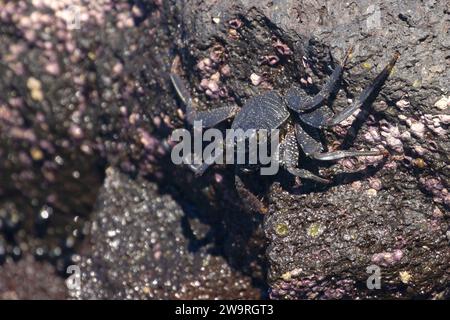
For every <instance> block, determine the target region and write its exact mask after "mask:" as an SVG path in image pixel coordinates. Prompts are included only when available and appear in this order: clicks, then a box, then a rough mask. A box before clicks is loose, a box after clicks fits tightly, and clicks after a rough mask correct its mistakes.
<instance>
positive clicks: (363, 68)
mask: <svg viewBox="0 0 450 320" xmlns="http://www.w3.org/2000/svg"><path fill="white" fill-rule="evenodd" d="M199 4H200V1H191V2H189V3H187V4H186V10H185V11H184V15H183V17H184V19H183V25H182V26H183V28H182V29H181V32H180V34H181V35H182V36H183V37H184V39H185V41H184V43H185V48H186V49H188V50H180V52H181V56H182V58H184V59H182V60H183V62H184V63H183V65H184V66H185V70H186V77H187V78H188V79H189V81H190V83H191V90H192V91H194V92H197V94H198V97H199V100H200V103H199V108H202V105H203V108H205V107H206V108H212V107H214V106H215V105H218V102H219V101H220V103H221V104H222V103H236V102H237V103H240V104H242V103H243V102H245V99H247V98H248V97H250V96H253V95H255V94H258V93H260V92H263V91H265V90H267V88H274V89H278V90H281V91H283V90H285V89H287V88H289V86H290V85H291V83H292V82H293V81H295V82H297V83H302V84H303V86H304V87H305V88H306V89H309V90H311V91H312V92H315V90H317V89H316V88H315V86H314V85H315V84H319V86H320V84H321V83H323V81H324V78H325V74H326V73H328V72H329V71H328V69H327V65H328V64H330V61H329V56H328V54H327V53H328V50H329V49H330V50H331V53H332V55H333V56H334V57H335V58H337V59H340V58H342V56H343V52H344V51H345V50H346V48H348V47H349V46H350V45H354V46H355V52H354V54H353V56H352V62H351V63H350V67H349V68H348V69H347V71H346V73H345V75H344V78H345V79H346V82H344V85H343V88H344V90H342V91H341V93H340V94H339V95H338V96H337V99H336V102H335V104H334V106H335V109H337V110H340V109H341V108H343V107H344V106H345V105H346V104H347V103H348V102H347V99H348V98H353V94H357V93H358V92H359V91H361V88H362V87H364V86H366V85H367V83H368V81H369V79H370V78H373V77H374V74H376V72H377V70H379V69H380V68H382V65H383V64H385V63H386V61H387V60H388V59H389V57H390V56H391V55H392V53H393V52H395V51H399V52H400V53H401V54H402V56H401V58H400V60H399V62H398V63H397V65H396V68H395V70H394V72H393V73H392V74H391V77H390V79H389V80H388V83H387V85H386V86H385V87H384V89H383V90H382V91H381V93H380V95H379V97H378V98H377V99H376V102H375V104H374V108H373V109H372V110H370V109H369V110H368V111H370V113H367V112H363V113H361V114H360V116H359V119H361V120H366V122H365V123H363V122H362V121H359V120H357V121H355V122H353V123H352V120H354V119H355V118H354V117H352V119H350V120H349V121H346V122H345V123H343V124H342V125H340V126H339V127H336V128H334V129H332V130H330V131H329V132H328V133H327V137H328V141H329V144H328V147H329V149H336V148H338V147H344V148H347V147H350V146H351V147H352V148H358V149H359V148H367V147H376V148H382V149H387V150H388V151H389V152H390V154H391V156H390V157H389V158H388V159H387V160H386V161H380V159H371V158H367V159H361V160H351V159H350V160H344V161H340V162H339V164H338V165H337V166H335V167H329V168H327V169H325V170H322V173H323V174H332V173H337V172H342V170H343V169H345V170H347V171H360V173H359V174H355V175H345V174H342V173H341V174H340V175H339V176H338V177H337V178H336V179H335V180H334V183H333V186H331V187H328V188H323V187H319V186H314V185H311V184H310V183H308V182H306V181H305V182H304V183H303V186H301V187H298V186H294V187H293V186H292V184H289V183H286V177H284V176H281V177H280V178H277V179H276V180H278V181H279V182H281V185H277V187H274V188H272V190H271V191H270V192H269V193H268V195H267V198H268V199H269V202H270V213H269V214H268V215H267V218H266V221H265V232H266V235H267V237H268V240H269V249H268V251H267V257H268V262H269V265H270V278H269V281H270V283H271V285H272V288H273V289H272V291H271V296H272V297H274V298H341V297H352V298H356V297H360V298H366V297H380V296H383V297H403V296H409V297H411V296H415V297H427V298H430V297H435V298H438V297H443V296H448V285H449V279H448V276H449V274H448V272H449V269H448V268H449V267H448V266H449V265H450V264H449V262H450V250H449V238H448V230H449V227H448V217H449V215H448V208H449V205H450V203H449V201H450V197H449V193H448V187H449V167H448V163H449V161H448V160H449V148H450V144H449V135H448V124H449V119H450V118H449V105H448V103H449V100H448V99H449V97H448V95H449V87H448V79H449V76H450V65H449V63H450V62H449V54H450V46H449V45H450V44H449V21H450V20H449V19H450V13H449V7H448V4H445V3H443V2H438V1H428V2H426V3H422V2H421V1H409V2H407V3H400V2H399V1H387V2H386V1H384V2H382V3H381V2H380V3H379V4H376V3H375V4H374V3H373V2H372V1H360V2H358V3H351V4H345V3H342V2H341V1H327V2H326V3H324V2H322V1H233V2H217V1H206V2H205V1H201V5H202V10H200V11H199V10H198V7H199ZM194 11H195V13H196V14H195V15H194V14H193V12H194ZM194 17H195V18H194ZM225 66H226V68H225ZM224 69H225V70H226V73H224V72H223V70H224ZM192 70H194V72H192ZM217 72H219V75H218V74H217ZM217 79H219V80H217ZM211 83H213V84H216V85H215V86H214V85H212V84H211ZM199 89H200V90H199ZM212 89H217V90H218V92H217V93H216V94H215V92H214V90H212ZM203 93H204V94H203ZM210 106H211V107H210ZM355 136H356V138H355ZM339 141H343V142H342V143H340V142H339ZM304 163H305V165H306V166H310V167H316V166H317V163H311V162H310V161H306V162H304ZM322 165H325V164H322ZM352 182H353V183H352ZM280 188H281V190H283V191H281V190H280ZM372 264H375V265H378V266H380V268H381V273H382V278H381V281H382V290H372V291H370V290H368V289H367V287H366V285H365V281H366V279H367V278H368V277H369V275H370V274H367V273H366V267H368V266H370V265H372Z"/></svg>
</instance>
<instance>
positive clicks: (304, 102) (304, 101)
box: [286, 47, 353, 113]
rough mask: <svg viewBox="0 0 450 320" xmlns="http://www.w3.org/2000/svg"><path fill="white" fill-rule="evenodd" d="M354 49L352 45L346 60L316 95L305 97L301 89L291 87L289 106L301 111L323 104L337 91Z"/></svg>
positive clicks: (288, 96) (288, 94)
mask: <svg viewBox="0 0 450 320" xmlns="http://www.w3.org/2000/svg"><path fill="white" fill-rule="evenodd" d="M352 51H353V48H352V47H350V48H349V49H348V50H347V53H346V55H345V58H344V60H343V61H342V64H339V65H337V66H336V68H335V69H334V70H333V73H332V74H331V76H330V78H329V79H328V81H327V82H326V83H325V85H324V86H323V87H322V89H321V90H320V92H319V93H318V94H316V95H315V96H314V97H312V98H309V97H308V98H305V97H303V96H302V95H301V94H300V93H299V92H298V91H299V89H297V88H295V87H293V88H291V89H290V90H289V91H288V93H287V95H286V102H287V105H288V107H289V108H290V109H291V110H294V111H296V112H299V113H301V112H305V111H310V110H313V109H315V108H317V107H318V106H320V105H321V104H323V103H324V102H325V101H326V100H327V99H328V98H329V97H330V95H331V94H332V93H333V92H335V91H336V89H337V88H338V86H339V83H340V80H341V77H342V72H343V71H344V67H345V65H346V63H347V61H348V60H349V58H350V55H351V53H352Z"/></svg>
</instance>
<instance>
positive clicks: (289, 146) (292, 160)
mask: <svg viewBox="0 0 450 320" xmlns="http://www.w3.org/2000/svg"><path fill="white" fill-rule="evenodd" d="M280 152H281V159H282V161H283V165H284V167H285V168H286V170H287V171H288V172H289V173H291V174H293V175H294V176H297V177H300V178H303V179H309V180H314V181H317V182H320V183H329V182H330V181H329V180H327V179H324V178H322V177H319V176H317V175H315V174H313V173H312V172H309V171H308V170H305V169H300V168H298V167H297V165H298V158H299V150H298V144H297V139H296V136H295V130H293V129H291V130H290V131H289V132H288V133H287V134H286V137H285V138H284V141H283V142H282V143H281V144H280Z"/></svg>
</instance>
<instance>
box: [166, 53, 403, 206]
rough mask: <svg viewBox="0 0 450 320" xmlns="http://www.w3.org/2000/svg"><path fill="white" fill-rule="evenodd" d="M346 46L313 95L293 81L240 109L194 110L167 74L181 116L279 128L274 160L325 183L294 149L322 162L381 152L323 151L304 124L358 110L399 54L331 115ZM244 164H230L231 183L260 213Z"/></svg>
mask: <svg viewBox="0 0 450 320" xmlns="http://www.w3.org/2000/svg"><path fill="white" fill-rule="evenodd" d="M351 53H352V48H350V49H349V50H348V51H347V53H346V55H345V57H344V59H343V61H342V63H341V64H338V65H337V66H336V67H335V69H334V70H333V73H332V74H331V76H330V77H329V79H328V80H327V82H326V83H325V84H324V86H323V87H322V89H321V90H320V91H319V93H317V94H316V95H315V96H313V97H310V96H308V95H307V94H306V93H305V92H304V91H303V90H302V89H300V88H299V87H296V86H293V87H292V88H290V89H289V90H288V91H287V93H286V95H285V96H282V95H281V94H280V93H279V92H277V91H275V90H271V91H268V92H265V93H263V94H261V95H258V96H255V97H252V98H250V99H249V100H248V101H247V102H246V103H245V104H244V106H243V107H242V108H240V107H237V106H226V107H218V108H215V109H212V110H208V111H197V110H195V108H194V106H193V100H192V97H191V95H190V94H189V92H188V91H187V87H186V85H185V83H184V81H183V80H182V79H181V78H180V76H178V75H177V74H175V73H171V75H170V77H171V80H172V83H173V86H174V88H175V90H176V92H177V94H178V96H179V98H180V99H181V100H182V102H183V103H184V105H185V106H186V119H187V122H188V123H189V124H190V125H192V124H193V123H194V121H200V120H201V121H202V124H203V127H204V128H210V127H214V126H215V125H217V124H219V123H221V122H222V121H224V120H226V119H229V118H232V117H234V120H233V122H232V124H231V128H232V129H242V130H243V131H246V130H248V129H254V130H261V129H262V130H267V131H269V132H270V130H271V129H278V128H283V129H284V132H285V134H284V136H283V137H282V139H281V142H280V144H279V154H278V155H279V161H280V164H281V166H282V167H284V168H285V169H286V170H287V171H288V172H289V173H291V174H292V175H294V176H297V177H299V178H303V179H310V180H313V181H316V182H319V183H324V184H326V183H330V180H329V179H325V178H323V177H320V176H318V175H316V174H314V173H312V172H310V171H308V170H305V169H301V168H299V167H298V164H299V156H300V149H299V148H301V150H302V151H303V152H304V154H305V155H306V156H307V157H310V158H312V159H316V160H322V161H328V160H330V161H333V160H339V159H342V158H346V157H358V156H378V155H386V153H385V152H382V151H352V150H339V151H331V152H325V151H324V147H323V145H322V143H321V142H320V141H319V140H317V137H315V136H312V135H311V134H310V133H309V132H311V130H310V129H313V130H320V129H324V128H327V127H331V126H335V125H338V124H339V123H341V122H343V121H344V120H345V119H347V118H348V117H350V116H351V115H352V114H353V113H355V111H356V110H358V109H360V108H361V107H362V106H363V105H365V103H367V101H370V98H374V95H375V94H376V93H378V91H379V89H381V86H382V85H383V84H384V82H385V81H386V79H387V78H388V77H389V75H390V73H391V71H392V68H393V67H394V65H395V63H396V61H397V59H398V58H399V56H400V54H399V53H398V52H396V53H395V54H394V55H393V57H392V59H391V60H390V61H389V63H388V64H387V65H386V66H385V67H384V68H383V70H382V71H381V72H380V73H379V74H378V75H377V76H376V77H375V79H374V80H373V81H372V82H371V84H370V85H369V86H368V87H367V88H365V89H364V90H363V91H362V92H361V94H360V95H359V97H358V98H357V99H356V100H355V101H354V102H353V103H352V104H351V105H350V106H349V107H347V108H345V109H344V110H343V111H341V112H339V113H337V114H334V113H332V112H331V110H330V108H329V107H328V106H327V105H326V103H327V102H329V100H331V99H330V98H331V97H332V95H333V93H336V91H337V90H338V89H339V84H340V80H341V78H342V74H343V71H344V68H345V65H346V63H347V62H348V60H349V59H350V56H351ZM209 166H210V164H208V163H206V162H204V163H203V164H201V165H200V166H197V167H195V166H191V169H192V170H193V171H194V172H195V173H196V175H202V174H203V173H204V172H205V171H206V169H207V168H208V167H209ZM245 168H246V166H245V165H244V166H242V165H241V166H236V172H235V184H236V188H237V190H238V193H240V195H241V196H243V197H244V198H245V199H246V200H247V201H249V202H250V204H251V206H252V207H253V208H254V209H256V210H257V211H260V212H266V210H267V209H266V208H265V207H264V205H263V204H262V203H261V201H260V200H259V199H257V197H256V196H255V195H253V193H251V192H250V191H248V190H247V188H246V187H245V186H244V183H243V182H242V180H241V178H240V177H239V174H238V173H239V171H242V169H245Z"/></svg>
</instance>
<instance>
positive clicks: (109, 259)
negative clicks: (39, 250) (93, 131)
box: [71, 168, 264, 299]
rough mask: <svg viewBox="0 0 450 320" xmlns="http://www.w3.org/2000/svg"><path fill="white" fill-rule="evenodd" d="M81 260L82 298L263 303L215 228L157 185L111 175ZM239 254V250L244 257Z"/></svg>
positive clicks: (77, 294)
mask: <svg viewBox="0 0 450 320" xmlns="http://www.w3.org/2000/svg"><path fill="white" fill-rule="evenodd" d="M92 219H93V222H92V228H91V232H90V237H89V244H90V247H91V249H90V251H91V252H92V253H91V254H88V255H86V256H83V258H82V261H81V263H80V268H81V270H82V276H81V283H82V286H81V290H80V291H76V290H75V291H73V292H71V294H72V296H74V297H77V298H83V299H149V298H151V299H155V298H158V299H237V298H239V299H258V298H261V297H262V296H263V295H264V291H263V290H262V289H263V288H260V289H258V288H257V287H255V285H254V280H257V279H252V277H250V276H248V275H245V274H243V273H241V272H240V271H239V270H235V269H234V268H232V267H231V266H230V265H229V264H228V262H227V260H226V259H225V258H224V257H223V251H224V249H223V247H224V243H222V244H221V245H220V246H219V245H217V244H216V243H214V242H211V241H208V238H209V237H210V236H208V234H209V233H210V232H211V230H210V229H211V228H210V227H209V226H208V225H206V224H204V223H202V222H201V221H199V220H198V219H189V218H188V217H187V216H186V214H185V212H184V211H183V208H182V207H181V206H180V205H179V204H178V203H177V202H176V201H175V200H174V199H173V198H172V196H170V195H168V194H161V193H159V191H158V188H157V186H156V185H155V184H154V183H150V182H147V181H145V180H142V179H137V180H133V179H130V178H129V177H128V176H126V175H124V174H121V173H120V172H119V171H118V170H115V169H113V168H109V169H108V170H107V176H106V180H105V184H104V186H103V188H102V190H101V192H100V195H99V198H98V201H97V205H96V210H95V211H94V213H93V216H92ZM239 250H240V249H239V248H236V251H239Z"/></svg>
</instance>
